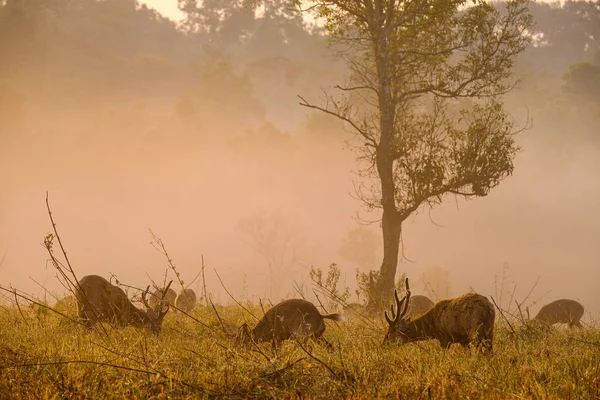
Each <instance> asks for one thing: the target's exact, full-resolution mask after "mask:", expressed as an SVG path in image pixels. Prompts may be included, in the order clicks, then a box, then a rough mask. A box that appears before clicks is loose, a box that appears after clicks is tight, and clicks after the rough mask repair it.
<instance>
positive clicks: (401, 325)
mask: <svg viewBox="0 0 600 400" xmlns="http://www.w3.org/2000/svg"><path fill="white" fill-rule="evenodd" d="M405 285H406V295H405V296H404V297H403V298H402V300H400V299H399V298H398V290H397V289H394V299H395V300H396V309H397V313H396V310H394V304H392V305H391V307H390V311H391V314H392V317H391V318H390V317H389V316H388V313H387V311H385V312H384V316H385V320H386V321H387V322H388V324H389V328H388V331H387V334H386V335H385V338H384V339H383V343H384V344H386V343H391V342H397V341H400V342H402V343H406V342H407V341H408V337H407V336H406V335H405V334H404V333H403V332H404V331H405V329H406V326H407V323H408V320H409V319H408V318H406V313H407V311H408V302H409V301H410V287H409V286H408V278H406V281H405Z"/></svg>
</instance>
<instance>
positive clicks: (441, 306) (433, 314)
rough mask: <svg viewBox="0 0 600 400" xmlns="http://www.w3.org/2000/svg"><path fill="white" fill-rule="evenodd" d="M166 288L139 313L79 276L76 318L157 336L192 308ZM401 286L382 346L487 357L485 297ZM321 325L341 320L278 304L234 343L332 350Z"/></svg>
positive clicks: (571, 313)
mask: <svg viewBox="0 0 600 400" xmlns="http://www.w3.org/2000/svg"><path fill="white" fill-rule="evenodd" d="M171 283H172V281H171V282H169V284H168V285H167V286H166V287H165V288H164V289H162V290H159V289H157V290H156V291H155V292H154V293H152V295H151V297H150V300H147V295H148V292H149V290H150V286H148V287H147V288H146V291H145V292H144V293H143V294H142V303H143V304H144V307H145V311H143V310H141V309H139V308H137V307H136V306H135V305H133V303H132V302H131V301H130V300H129V298H128V297H127V295H126V294H125V292H124V291H123V290H122V289H121V288H119V287H118V286H115V285H113V284H111V283H110V282H109V281H107V280H106V279H104V278H102V277H100V276H97V275H88V276H85V277H84V278H82V279H81V280H80V281H79V282H78V285H77V288H76V291H75V293H76V301H77V310H78V315H79V318H80V319H81V320H82V321H83V322H84V324H85V325H86V326H88V327H93V326H94V325H95V324H96V323H97V322H109V323H112V324H115V325H118V326H128V325H129V326H134V327H145V328H147V329H149V330H150V331H151V332H153V333H154V334H156V335H158V334H159V333H160V328H161V325H162V321H163V318H164V316H165V315H166V313H167V312H168V311H169V308H170V307H171V306H173V305H174V306H175V308H176V309H177V310H182V311H184V312H186V313H187V312H190V311H191V310H192V309H193V308H194V306H195V303H196V295H195V293H194V292H193V290H191V289H184V290H182V291H181V293H180V294H179V295H177V294H176V293H175V291H174V290H173V289H171V288H170V286H171ZM405 285H406V295H405V296H404V297H403V298H402V299H400V298H399V297H398V292H397V291H394V298H395V304H393V305H392V306H391V317H390V316H389V315H388V313H387V311H386V312H384V316H385V319H386V320H387V322H388V324H389V327H388V331H387V333H386V335H385V338H384V340H383V343H384V344H389V343H407V342H413V341H419V340H426V339H437V340H438V341H439V342H440V344H441V346H442V347H443V348H448V347H449V346H450V345H451V344H453V343H460V344H461V345H463V346H465V347H466V346H468V345H469V344H473V345H476V346H478V347H481V348H482V349H483V350H484V352H486V353H489V352H491V350H492V342H493V335H494V320H495V316H496V313H495V309H494V305H493V304H492V303H491V302H490V301H489V300H488V299H487V298H486V297H485V296H482V295H480V294H477V293H466V294H464V295H462V296H459V297H456V298H454V299H448V300H442V301H439V302H437V303H435V304H434V303H433V302H432V301H431V300H430V299H428V298H427V297H426V296H420V295H415V296H411V292H410V288H409V285H408V279H406V282H405ZM583 312H584V308H583V306H582V305H581V304H580V303H578V302H577V301H575V300H569V299H562V300H556V301H554V302H552V303H549V304H547V305H545V306H543V307H542V309H541V310H540V311H539V313H538V314H537V315H536V316H535V317H534V319H533V320H534V321H537V322H540V323H545V324H555V323H566V324H568V325H569V327H581V323H580V319H581V317H582V316H583ZM325 319H331V320H334V321H339V322H341V321H344V317H343V315H341V314H338V313H333V314H321V313H320V312H319V310H318V309H317V307H315V305H314V304H312V303H311V302H309V301H307V300H304V299H289V300H284V301H282V302H280V303H278V304H276V305H275V306H273V307H272V308H271V309H270V310H268V311H267V312H266V313H265V315H264V316H263V318H262V319H261V320H260V321H259V322H258V323H257V325H256V326H255V327H254V328H253V329H250V328H249V326H248V325H247V324H245V323H244V324H243V325H242V326H241V327H240V328H239V329H238V333H237V335H236V343H242V344H248V343H250V342H252V341H254V342H271V343H273V345H276V344H278V343H280V342H281V341H283V340H287V339H295V338H311V339H314V340H316V341H317V342H320V343H322V344H324V345H325V346H326V347H327V348H328V349H332V348H333V346H332V345H331V344H330V343H329V342H328V341H327V340H325V338H323V333H324V332H325V322H324V320H325Z"/></svg>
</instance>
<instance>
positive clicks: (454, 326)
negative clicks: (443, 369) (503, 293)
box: [383, 278, 496, 353]
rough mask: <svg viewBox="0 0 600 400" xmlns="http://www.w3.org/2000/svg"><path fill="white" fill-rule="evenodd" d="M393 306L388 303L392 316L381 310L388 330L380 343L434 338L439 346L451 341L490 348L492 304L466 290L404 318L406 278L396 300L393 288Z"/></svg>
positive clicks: (407, 297) (444, 346)
mask: <svg viewBox="0 0 600 400" xmlns="http://www.w3.org/2000/svg"><path fill="white" fill-rule="evenodd" d="M394 297H395V299H396V308H397V310H398V314H396V313H395V312H394V306H393V305H392V307H391V310H392V318H390V317H389V316H388V314H387V311H386V312H385V313H384V315H385V319H386V320H387V322H388V324H389V329H388V332H387V334H386V335H385V338H384V339H383V343H384V344H388V343H392V342H401V343H407V342H414V341H418V340H426V339H437V340H439V342H440V345H441V346H442V347H443V348H448V347H450V345H451V344H452V343H460V344H462V345H463V346H465V347H466V346H467V345H468V344H469V343H474V344H476V345H483V348H484V351H485V352H486V353H489V352H491V351H492V340H493V336H494V318H495V315H496V313H495V311H494V306H493V305H492V303H491V302H490V301H489V300H488V299H487V298H486V297H485V296H482V295H480V294H477V293H467V294H463V295H462V296H460V297H457V298H454V299H449V300H442V301H440V302H438V303H437V304H435V305H434V306H433V308H431V309H430V310H429V311H427V312H426V313H425V314H423V315H421V316H420V317H417V318H414V319H410V318H408V317H406V313H407V311H408V303H409V301H410V289H409V286H408V278H407V279H406V296H404V298H402V300H400V299H399V298H398V291H397V290H394Z"/></svg>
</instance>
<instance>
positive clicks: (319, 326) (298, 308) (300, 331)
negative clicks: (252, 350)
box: [236, 299, 344, 350]
mask: <svg viewBox="0 0 600 400" xmlns="http://www.w3.org/2000/svg"><path fill="white" fill-rule="evenodd" d="M325 319H332V320H334V321H338V322H341V321H344V316H343V315H341V314H337V313H335V314H321V313H320V312H319V310H317V307H315V305H314V304H312V303H311V302H310V301H307V300H303V299H289V300H284V301H282V302H281V303H279V304H276V305H275V306H273V307H272V308H271V309H270V310H269V311H267V312H266V313H265V315H264V316H263V318H262V319H261V320H260V321H258V324H256V326H255V327H254V329H252V330H250V328H249V327H248V324H246V323H244V324H243V325H242V326H241V327H240V328H239V329H238V334H237V338H236V342H242V343H248V342H249V341H250V340H254V341H255V342H267V341H271V343H272V344H273V346H274V347H276V346H277V345H278V344H279V343H280V342H281V341H283V340H286V339H291V338H295V337H299V338H302V339H307V338H311V339H314V340H316V341H318V342H321V343H322V344H324V345H325V346H327V348H328V349H330V350H332V349H333V346H332V345H331V343H329V342H328V341H327V340H325V338H323V332H325V321H324V320H325Z"/></svg>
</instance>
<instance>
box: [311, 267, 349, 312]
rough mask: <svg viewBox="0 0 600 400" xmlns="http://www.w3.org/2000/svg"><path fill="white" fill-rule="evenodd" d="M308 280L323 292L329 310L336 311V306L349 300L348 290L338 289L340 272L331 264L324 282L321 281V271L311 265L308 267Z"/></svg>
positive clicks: (346, 288) (347, 288)
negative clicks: (328, 300)
mask: <svg viewBox="0 0 600 400" xmlns="http://www.w3.org/2000/svg"><path fill="white" fill-rule="evenodd" d="M309 276H310V280H311V281H313V283H314V284H315V285H317V287H319V288H321V289H323V290H324V292H325V293H324V294H325V296H326V297H327V298H329V299H330V302H329V307H328V308H330V309H334V310H335V309H338V308H339V307H338V305H339V304H340V303H341V304H345V303H346V302H347V301H348V299H349V298H350V288H349V287H347V286H346V287H345V288H343V289H341V288H339V287H338V284H339V283H340V277H341V276H342V271H341V270H340V267H338V265H337V264H335V263H332V264H330V265H329V268H328V271H327V276H326V277H325V280H323V270H322V269H321V268H317V267H314V266H312V265H311V267H310V275H309Z"/></svg>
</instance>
